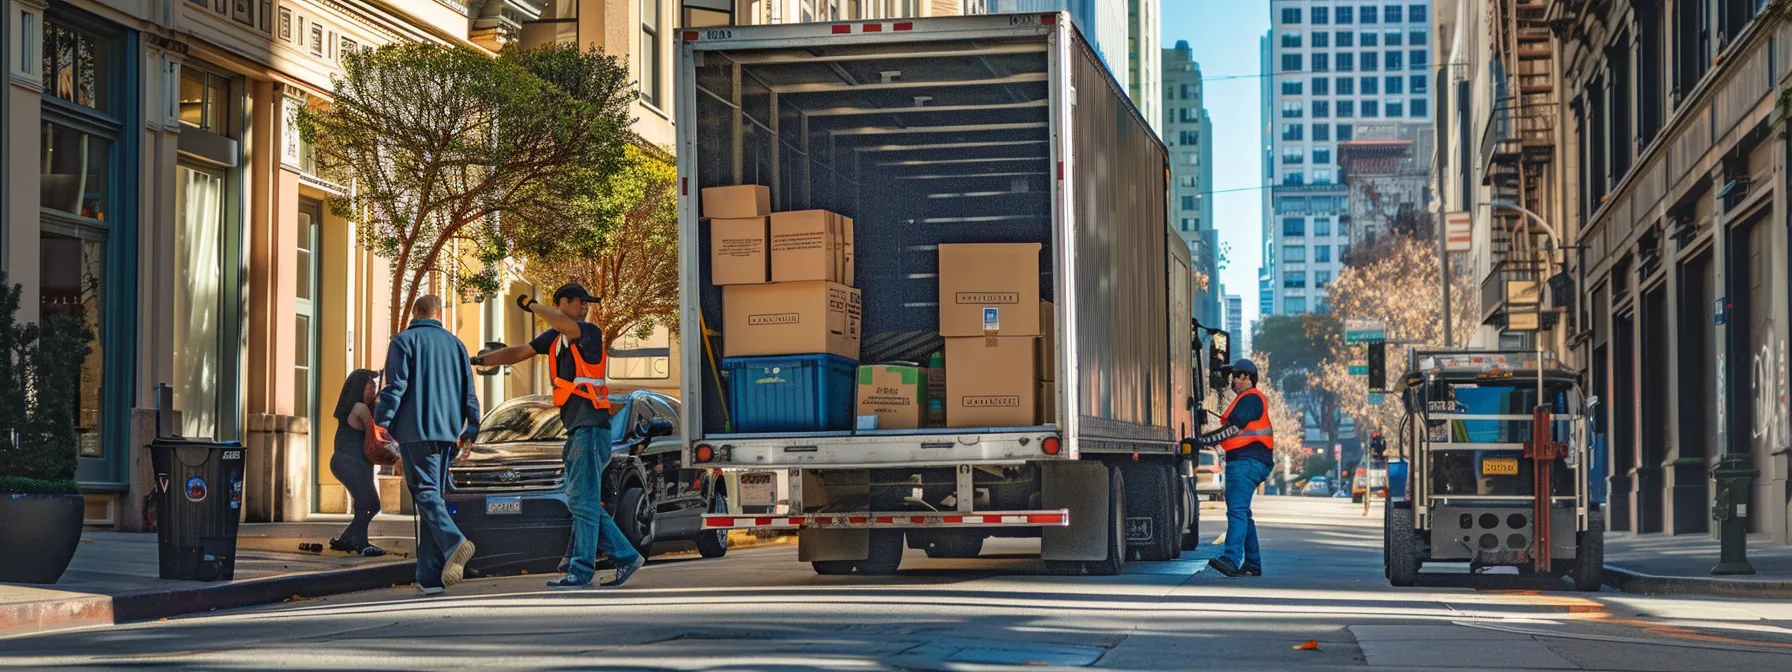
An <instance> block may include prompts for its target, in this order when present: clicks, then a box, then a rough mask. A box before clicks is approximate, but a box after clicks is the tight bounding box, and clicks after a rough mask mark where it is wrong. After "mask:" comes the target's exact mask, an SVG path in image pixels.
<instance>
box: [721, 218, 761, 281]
mask: <svg viewBox="0 0 1792 672" xmlns="http://www.w3.org/2000/svg"><path fill="white" fill-rule="evenodd" d="M766 221H767V218H765V217H749V218H746V219H712V220H709V281H710V284H715V285H760V284H765V283H767V282H771V250H770V246H769V245H768V244H767V240H768V239H769V237H770V232H769V230H768V229H767V228H766V227H767V225H766Z"/></svg>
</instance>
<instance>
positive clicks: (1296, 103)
mask: <svg viewBox="0 0 1792 672" xmlns="http://www.w3.org/2000/svg"><path fill="white" fill-rule="evenodd" d="M1431 26H1432V23H1431V2H1430V0H1423V1H1419V2H1412V1H1410V0H1409V1H1404V2H1397V3H1396V2H1373V3H1371V2H1364V1H1363V0H1272V2H1271V3H1270V31H1269V35H1268V36H1267V38H1266V39H1265V40H1264V43H1263V53H1264V74H1265V75H1266V77H1265V80H1266V86H1265V88H1264V90H1263V104H1264V109H1263V114H1264V125H1265V128H1266V132H1267V135H1268V137H1267V138H1266V142H1265V147H1266V149H1267V153H1266V154H1265V156H1264V168H1265V170H1264V178H1265V181H1266V182H1267V183H1268V184H1267V186H1268V189H1266V192H1267V193H1266V202H1265V207H1264V210H1263V212H1264V221H1263V234H1264V249H1263V272H1262V273H1261V274H1260V276H1259V277H1260V279H1262V280H1264V281H1265V282H1263V284H1265V285H1267V287H1266V289H1267V290H1268V292H1269V294H1268V296H1267V297H1259V302H1260V303H1261V305H1262V307H1263V308H1264V312H1265V313H1266V314H1286V313H1305V312H1318V311H1324V310H1329V309H1330V305H1329V303H1328V302H1327V300H1326V286H1327V285H1328V284H1330V283H1331V281H1332V280H1333V279H1334V278H1336V277H1337V274H1338V270H1339V268H1340V267H1341V266H1342V264H1343V262H1344V256H1345V254H1347V253H1348V252H1349V250H1350V241H1351V239H1352V231H1351V228H1352V221H1351V206H1352V203H1351V195H1350V191H1349V188H1348V187H1347V186H1346V182H1347V179H1346V178H1347V176H1346V175H1344V174H1343V173H1342V170H1341V166H1343V165H1344V164H1342V163H1341V162H1340V160H1339V159H1340V157H1339V152H1340V146H1341V145H1343V146H1354V145H1358V144H1362V143H1357V142H1355V141H1357V140H1358V137H1357V136H1358V135H1359V134H1362V133H1365V132H1372V133H1373V134H1375V135H1376V136H1377V137H1379V136H1381V135H1390V136H1393V137H1408V138H1411V137H1415V136H1425V135H1428V134H1429V132H1430V131H1429V129H1430V127H1431V105H1432V81H1431V79H1432V76H1431V72H1432V69H1431V61H1430V58H1429V55H1430V53H1431V51H1432V45H1431V43H1432V27H1431ZM1370 129H1373V131H1370ZM1421 199H1422V196H1412V197H1411V200H1414V201H1416V202H1414V203H1411V204H1410V206H1411V208H1416V209H1419V210H1423V209H1424V208H1425V203H1423V202H1422V200H1421Z"/></svg>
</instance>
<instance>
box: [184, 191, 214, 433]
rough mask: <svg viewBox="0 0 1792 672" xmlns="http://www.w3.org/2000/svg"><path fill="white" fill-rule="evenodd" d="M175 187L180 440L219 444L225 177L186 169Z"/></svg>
mask: <svg viewBox="0 0 1792 672" xmlns="http://www.w3.org/2000/svg"><path fill="white" fill-rule="evenodd" d="M175 182H176V185H175V188H176V191H175V194H174V210H175V218H176V221H177V222H178V226H177V227H176V229H175V238H174V247H175V260H174V261H175V274H176V283H175V291H174V315H175V322H174V342H175V343H178V344H180V347H179V348H176V349H175V351H174V374H175V381H174V408H175V409H177V410H179V411H180V412H181V435H182V436H190V437H201V436H204V437H212V438H214V439H215V438H221V437H219V436H218V430H219V427H218V420H219V410H218V409H219V406H218V401H219V399H218V396H219V384H220V383H221V378H222V370H223V364H224V361H223V340H222V335H221V334H220V333H219V327H220V326H221V325H223V324H224V323H225V321H226V320H225V319H224V313H223V304H222V295H223V291H224V262H223V259H224V256H223V248H222V243H223V226H224V176H223V175H222V174H220V173H216V172H213V171H210V170H205V169H199V168H192V167H188V166H184V165H183V166H178V167H177V168H176V169H175Z"/></svg>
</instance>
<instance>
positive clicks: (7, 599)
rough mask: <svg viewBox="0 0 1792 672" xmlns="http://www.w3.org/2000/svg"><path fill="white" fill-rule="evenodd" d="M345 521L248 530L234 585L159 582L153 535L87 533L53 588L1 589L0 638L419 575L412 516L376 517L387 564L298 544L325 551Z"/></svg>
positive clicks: (324, 519) (241, 536) (243, 532)
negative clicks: (414, 556) (320, 546)
mask: <svg viewBox="0 0 1792 672" xmlns="http://www.w3.org/2000/svg"><path fill="white" fill-rule="evenodd" d="M346 522H347V517H346V516H321V517H318V518H315V519H313V520H311V521H307V522H303V523H258V524H249V523H245V524H243V525H242V526H241V528H240V529H239V530H238V534H237V557H236V573H235V577H234V580H232V581H213V582H204V581H172V580H166V579H162V578H160V577H159V576H158V573H159V567H158V560H157V551H156V535H155V534H151V533H132V532H109V531H99V530H93V531H88V532H85V533H83V534H82V535H81V546H80V548H78V549H77V550H76V551H75V559H74V561H73V562H71V563H70V564H69V568H68V571H66V572H64V573H63V575H62V580H61V581H60V582H58V583H56V584H55V585H50V586H37V585H21V584H4V583H0V637H4V636H7V635H17V634H25V633H30V632H41V631H47V630H57V629H64V628H78V627H87V626H93V625H110V624H112V623H115V622H123V621H138V620H148V619H155V618H166V617H169V616H177V615H181V614H190V613H196V612H203V611H211V610H214V609H223V608H229V607H240V606H248V605H254V604H265V603H268V602H278V601H281V600H286V599H293V598H294V597H298V598H301V599H302V598H308V597H317V596H321V595H329V594H337V593H345V592H354V591H359V590H369V589H373V588H379V587H384V586H389V585H393V584H404V583H410V582H411V579H412V576H413V575H414V574H415V572H416V570H415V563H414V561H413V560H412V559H411V556H412V553H413V552H414V540H413V539H414V538H413V533H412V522H411V519H410V517H409V516H389V515H382V516H380V517H379V518H377V519H375V520H374V522H373V526H372V528H371V529H370V536H371V537H372V541H373V543H374V544H375V545H377V546H380V547H381V548H384V549H386V550H387V551H389V552H390V554H389V555H387V556H384V557H379V558H363V557H361V556H358V555H349V554H346V553H339V552H336V551H329V550H326V551H324V552H322V553H310V552H304V551H300V550H299V544H301V543H317V544H327V543H328V542H329V540H330V537H332V536H334V535H335V534H337V533H338V532H340V531H341V530H342V527H343V525H345V524H346Z"/></svg>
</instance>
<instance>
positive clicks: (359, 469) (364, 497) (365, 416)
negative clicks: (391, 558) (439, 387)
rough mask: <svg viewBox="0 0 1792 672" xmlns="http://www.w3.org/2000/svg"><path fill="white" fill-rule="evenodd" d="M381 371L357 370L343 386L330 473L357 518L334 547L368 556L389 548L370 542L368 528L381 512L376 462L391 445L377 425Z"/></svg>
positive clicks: (335, 542)
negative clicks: (375, 411)
mask: <svg viewBox="0 0 1792 672" xmlns="http://www.w3.org/2000/svg"><path fill="white" fill-rule="evenodd" d="M379 377H380V374H379V372H377V371H370V370H367V369H355V370H354V372H353V373H350V374H348V380H346V381H344V382H343V383H342V395H341V396H340V397H338V398H337V399H336V411H335V413H333V415H335V416H336V454H335V455H333V456H331V457H330V473H332V474H335V475H336V480H338V481H341V482H342V487H344V488H346V489H348V494H349V497H350V498H351V499H353V500H354V512H355V519H354V521H353V522H350V523H349V524H348V527H347V528H346V529H344V530H343V531H342V534H341V535H340V536H338V537H336V538H335V539H331V540H330V548H333V549H336V550H338V551H344V552H347V553H359V554H361V555H364V556H367V557H374V556H379V555H385V554H386V551H385V549H382V548H380V547H378V546H375V545H373V544H372V543H369V542H368V540H367V525H368V523H370V522H372V521H373V517H374V515H376V514H378V513H379V512H380V491H379V488H377V487H375V486H374V482H373V470H374V464H373V460H372V459H370V458H369V455H370V454H371V455H379V454H383V453H384V452H385V451H388V450H389V449H390V446H388V445H386V444H388V443H390V441H389V440H387V439H386V438H385V437H384V436H383V435H382V433H381V431H380V428H379V427H378V426H375V425H374V424H373V405H374V400H375V399H376V398H377V396H376V395H378V394H379V389H380V386H379Z"/></svg>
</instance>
